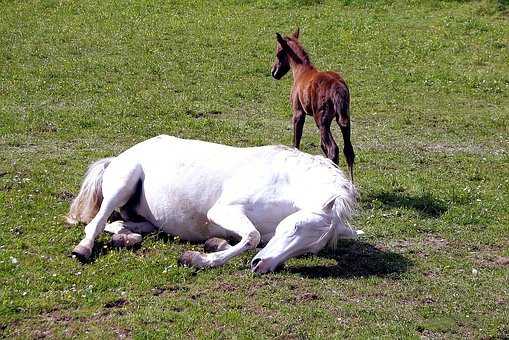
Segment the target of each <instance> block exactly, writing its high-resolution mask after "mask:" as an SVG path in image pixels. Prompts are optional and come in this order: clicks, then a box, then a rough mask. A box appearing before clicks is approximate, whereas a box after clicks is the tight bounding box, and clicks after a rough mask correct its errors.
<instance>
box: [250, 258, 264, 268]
mask: <svg viewBox="0 0 509 340" xmlns="http://www.w3.org/2000/svg"><path fill="white" fill-rule="evenodd" d="M261 260H262V259H260V258H256V259H253V261H251V268H253V269H254V268H256V266H257V265H258V263H260V261H261Z"/></svg>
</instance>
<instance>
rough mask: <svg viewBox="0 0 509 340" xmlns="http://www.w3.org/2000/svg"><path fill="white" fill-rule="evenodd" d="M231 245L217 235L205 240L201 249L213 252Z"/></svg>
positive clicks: (228, 247)
mask: <svg viewBox="0 0 509 340" xmlns="http://www.w3.org/2000/svg"><path fill="white" fill-rule="evenodd" d="M231 247H232V246H231V245H230V244H229V243H228V241H226V240H224V239H222V238H219V237H213V238H210V239H208V240H207V242H205V244H204V246H203V250H204V251H205V252H206V253H215V252H218V251H223V250H227V249H230V248H231Z"/></svg>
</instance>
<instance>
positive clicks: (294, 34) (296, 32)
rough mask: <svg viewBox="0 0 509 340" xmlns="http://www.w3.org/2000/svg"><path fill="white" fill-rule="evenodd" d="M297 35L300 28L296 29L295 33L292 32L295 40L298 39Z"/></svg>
mask: <svg viewBox="0 0 509 340" xmlns="http://www.w3.org/2000/svg"><path fill="white" fill-rule="evenodd" d="M299 34H300V28H298V27H297V30H296V31H295V32H293V34H292V36H293V37H294V38H295V39H299Z"/></svg>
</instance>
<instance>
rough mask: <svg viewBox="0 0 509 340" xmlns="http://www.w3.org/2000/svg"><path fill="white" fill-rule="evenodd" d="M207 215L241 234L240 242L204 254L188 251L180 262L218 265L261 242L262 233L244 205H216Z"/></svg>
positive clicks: (215, 221)
mask: <svg viewBox="0 0 509 340" xmlns="http://www.w3.org/2000/svg"><path fill="white" fill-rule="evenodd" d="M207 217H208V219H209V220H210V222H211V223H214V224H216V225H218V226H220V227H222V228H223V229H225V230H226V231H228V232H231V233H234V234H236V235H238V236H240V237H241V240H240V242H239V243H237V244H236V245H234V246H233V247H230V248H228V249H226V250H222V251H218V252H216V253H210V254H203V253H200V252H197V251H186V252H185V253H184V254H182V256H181V257H180V259H179V263H181V264H184V265H189V266H194V267H198V268H204V267H217V266H221V265H223V264H225V263H226V262H227V261H228V260H229V259H231V258H232V257H234V256H237V255H240V254H242V253H243V252H245V251H246V250H249V249H254V248H256V246H257V245H258V243H260V233H259V232H258V230H256V228H255V226H254V225H253V224H252V223H251V221H250V220H249V219H248V218H247V216H246V215H245V214H244V211H243V209H242V206H239V205H216V206H214V207H212V209H210V210H209V212H208V213H207Z"/></svg>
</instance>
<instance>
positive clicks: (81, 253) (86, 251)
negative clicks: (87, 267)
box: [71, 244, 92, 262]
mask: <svg viewBox="0 0 509 340" xmlns="http://www.w3.org/2000/svg"><path fill="white" fill-rule="evenodd" d="M71 254H72V256H73V257H76V258H77V259H78V260H80V262H86V261H87V260H88V259H89V258H90V255H92V248H89V247H85V246H82V245H80V244H78V245H77V246H76V247H74V249H73V250H72V253H71Z"/></svg>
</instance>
